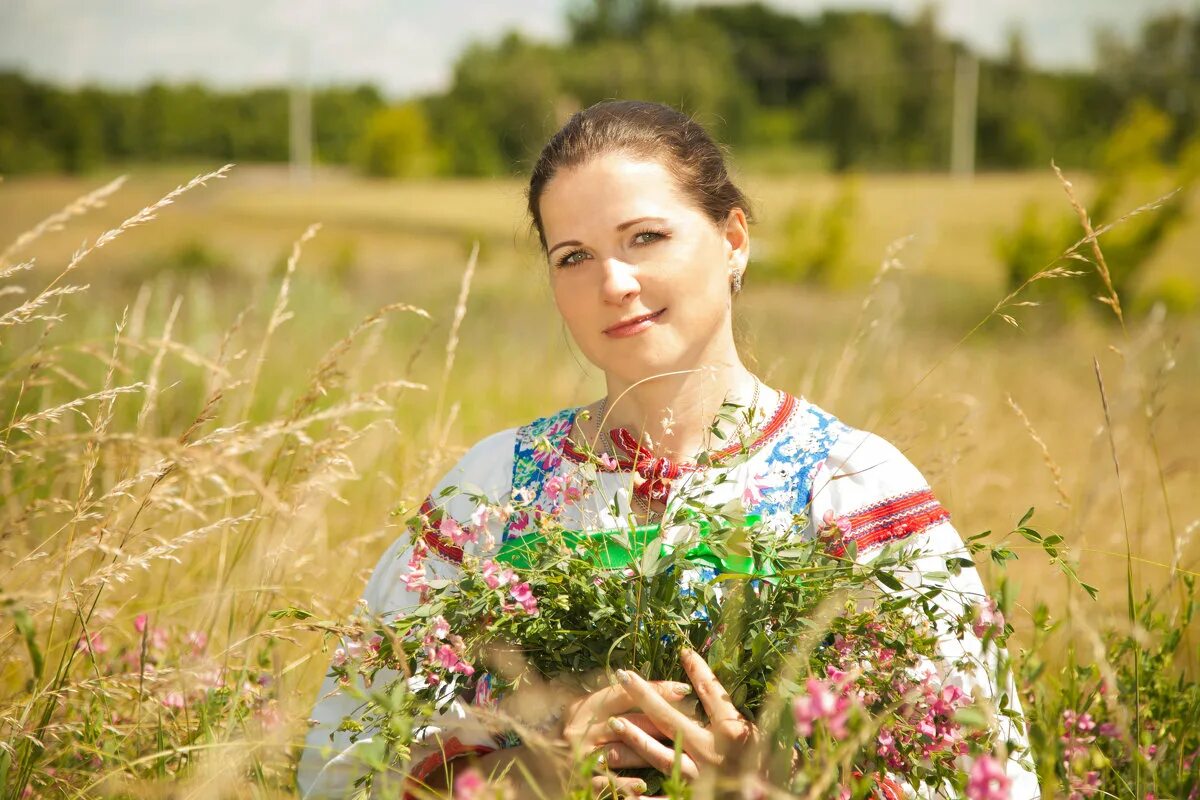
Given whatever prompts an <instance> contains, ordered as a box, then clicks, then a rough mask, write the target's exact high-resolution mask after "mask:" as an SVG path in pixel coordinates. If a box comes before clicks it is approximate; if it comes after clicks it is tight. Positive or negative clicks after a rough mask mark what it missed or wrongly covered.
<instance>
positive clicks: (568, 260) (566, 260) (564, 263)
mask: <svg viewBox="0 0 1200 800" xmlns="http://www.w3.org/2000/svg"><path fill="white" fill-rule="evenodd" d="M583 255H587V253H585V252H583V251H582V250H572V251H571V252H569V253H567V254H566V255H565V256H563V257H562V258H560V259H559V260H558V261H557V262H556V264H557V265H558V266H560V267H569V266H571V265H572V264H578V263H579V262H578V261H574V260H572V259H574V258H575V256H583Z"/></svg>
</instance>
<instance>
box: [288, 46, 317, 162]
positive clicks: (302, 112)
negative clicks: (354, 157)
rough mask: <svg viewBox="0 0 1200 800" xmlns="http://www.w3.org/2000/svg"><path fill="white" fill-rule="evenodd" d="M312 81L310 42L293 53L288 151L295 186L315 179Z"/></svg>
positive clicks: (298, 47) (295, 49)
mask: <svg viewBox="0 0 1200 800" xmlns="http://www.w3.org/2000/svg"><path fill="white" fill-rule="evenodd" d="M308 84H309V79H308V42H307V41H306V40H305V41H297V42H296V44H295V46H294V48H293V50H292V90H291V92H290V96H289V102H288V150H289V156H290V170H289V171H290V174H291V179H292V183H308V182H309V181H310V180H312V151H313V147H312V92H311V91H310V89H309V85H308Z"/></svg>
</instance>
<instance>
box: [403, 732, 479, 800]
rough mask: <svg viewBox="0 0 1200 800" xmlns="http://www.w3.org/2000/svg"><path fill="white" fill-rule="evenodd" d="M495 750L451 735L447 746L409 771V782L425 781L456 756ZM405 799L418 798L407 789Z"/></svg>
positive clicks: (413, 799)
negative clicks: (465, 741) (463, 741)
mask: <svg viewBox="0 0 1200 800" xmlns="http://www.w3.org/2000/svg"><path fill="white" fill-rule="evenodd" d="M495 751H496V748H494V747H488V746H487V745H482V744H477V745H470V746H468V745H465V744H463V743H462V742H460V741H459V740H458V737H457V736H452V737H450V740H449V741H447V742H446V745H445V747H443V748H442V749H441V750H439V751H438V752H436V753H432V754H431V755H429V756H426V757H425V759H424V760H423V761H422V762H421V763H420V764H418V765H417V766H416V767H414V768H413V769H412V771H411V772H409V774H408V781H407V783H408V784H409V785H412V784H413V783H414V782H418V781H424V780H425V779H426V778H428V777H429V775H430V774H431V773H433V771H434V770H436V769H439V768H440V767H443V766H445V765H446V764H449V763H450V762H451V761H453V760H455V759H456V758H462V757H464V756H482V755H487V754H488V753H493V752H495ZM404 800H416V797H415V795H413V794H412V793H411V792H409V791H407V790H405V792H404Z"/></svg>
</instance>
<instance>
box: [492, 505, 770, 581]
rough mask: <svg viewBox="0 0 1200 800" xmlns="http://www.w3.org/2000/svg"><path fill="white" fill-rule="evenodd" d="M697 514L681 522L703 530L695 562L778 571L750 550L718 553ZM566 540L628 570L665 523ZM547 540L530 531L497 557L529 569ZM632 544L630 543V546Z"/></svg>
mask: <svg viewBox="0 0 1200 800" xmlns="http://www.w3.org/2000/svg"><path fill="white" fill-rule="evenodd" d="M696 516H697V515H696V514H695V512H693V511H691V509H685V510H684V511H683V512H682V513H681V515H680V521H679V522H677V523H676V524H679V525H687V524H691V525H694V526H695V527H696V528H697V529H698V531H699V539H700V541H699V542H697V543H696V544H694V545H693V546H692V547H691V548H689V549H688V550H687V551H686V553H685V554H684V556H685V558H687V559H688V560H689V561H691V562H699V563H702V564H707V565H708V566H710V567H712V568H713V569H715V570H716V571H717V572H721V573H726V574H733V575H753V576H756V577H768V576H771V575H774V574H775V571H774V569H772V567H771V564H770V563H762V564H756V563H755V560H754V556H753V555H750V554H746V553H734V552H729V551H728V550H726V551H725V552H720V553H718V552H717V551H715V550H713V549H712V548H711V547H709V546H708V544H706V543H705V541H704V540H705V539H707V538H708V535H709V532H710V531H711V530H712V526H711V523H709V521H708V520H707V519H696V518H695V517H696ZM761 519H762V518H761V517H760V516H759V515H758V514H747V515H746V518H745V521H744V523H743V527H747V528H749V527H751V526H753V525H755V524H757V523H758V522H760V521H761ZM562 538H563V541H564V542H565V543H566V545H567V546H568V547H570V548H571V549H572V550H574V549H576V547H578V546H579V545H580V544H585V545H586V546H585V547H584V552H585V553H587V557H588V558H589V560H591V561H592V562H593V563H595V564H596V565H598V566H601V567H605V568H606V569H618V570H619V569H626V568H628V567H629V566H630V565H632V564H635V563H638V562H640V561H641V560H642V557H643V556H644V555H645V553H646V548H647V547H649V545H650V544H651V543H652V542H654V541H655V540H656V539H657V540H659V541H660V542H661V541H662V525H661V523H660V524H657V525H639V526H638V527H636V528H634V529H633V530H631V531H630V530H622V529H620V528H608V529H605V530H596V531H577V530H565V531H563V532H562ZM545 541H546V537H545V536H544V535H543V534H540V533H527V534H525V535H524V536H520V537H517V538H516V539H509V540H508V541H507V542H505V543H504V544H503V545H502V546H501V547H500V550H499V551H498V552H497V553H496V560H497V561H501V562H503V563H505V564H508V565H509V566H511V567H513V568H514V569H518V570H521V569H529V568H530V567H531V566H533V556H534V554H535V552H536V550H537V548H539V547H541V546H542V545H543V544H544V543H545ZM626 543H628V546H626ZM674 550H675V547H674V546H673V545H669V544H667V543H665V542H662V544H661V551H660V554H661V555H663V556H668V555H671V554H672V553H673V552H674Z"/></svg>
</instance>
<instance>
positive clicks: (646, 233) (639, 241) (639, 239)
mask: <svg viewBox="0 0 1200 800" xmlns="http://www.w3.org/2000/svg"><path fill="white" fill-rule="evenodd" d="M643 236H649V237H650V238H649V239H642V237H643ZM663 238H665V237H664V236H663V234H661V233H659V232H658V231H639V232H638V233H637V235H636V236H634V237H633V241H634V242H635V243H636V244H650V243H652V242H656V241H658V240H659V239H663Z"/></svg>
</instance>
